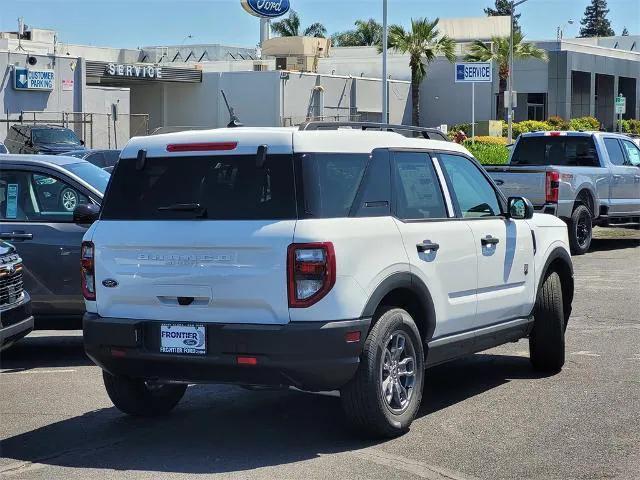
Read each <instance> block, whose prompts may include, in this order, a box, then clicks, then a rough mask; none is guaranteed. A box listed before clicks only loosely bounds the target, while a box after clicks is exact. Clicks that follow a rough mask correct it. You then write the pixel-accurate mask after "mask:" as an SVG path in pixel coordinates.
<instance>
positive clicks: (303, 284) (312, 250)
mask: <svg viewBox="0 0 640 480" xmlns="http://www.w3.org/2000/svg"><path fill="white" fill-rule="evenodd" d="M287 280H288V291H289V307H290V308H305V307H310V306H311V305H313V304H314V303H316V302H318V301H319V300H320V299H321V298H322V297H324V296H325V295H326V294H327V293H329V291H330V290H331V289H332V288H333V285H334V284H335V283H336V255H335V252H334V250H333V244H332V243H330V242H324V243H294V244H292V245H289V250H288V252H287Z"/></svg>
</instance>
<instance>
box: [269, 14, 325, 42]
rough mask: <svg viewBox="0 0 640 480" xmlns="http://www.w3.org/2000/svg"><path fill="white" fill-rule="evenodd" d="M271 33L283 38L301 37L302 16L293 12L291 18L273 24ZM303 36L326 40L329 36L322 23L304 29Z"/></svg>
mask: <svg viewBox="0 0 640 480" xmlns="http://www.w3.org/2000/svg"><path fill="white" fill-rule="evenodd" d="M271 31H272V32H273V33H275V34H276V35H280V36H281V37H299V36H300V35H301V34H300V16H299V15H298V14H297V13H296V12H295V11H293V10H291V11H290V12H289V17H288V18H284V19H282V20H280V21H279V22H275V23H272V24H271ZM302 35H304V36H305V37H319V38H324V37H325V36H326V35H327V29H326V28H325V26H324V25H322V24H321V23H318V22H316V23H312V24H311V25H309V26H308V27H307V28H305V29H304V31H303V32H302Z"/></svg>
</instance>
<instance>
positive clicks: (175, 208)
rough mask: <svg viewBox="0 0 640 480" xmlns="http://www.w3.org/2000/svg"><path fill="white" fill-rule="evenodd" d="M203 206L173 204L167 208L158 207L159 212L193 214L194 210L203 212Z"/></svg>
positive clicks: (197, 204)
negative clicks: (171, 211) (169, 211)
mask: <svg viewBox="0 0 640 480" xmlns="http://www.w3.org/2000/svg"><path fill="white" fill-rule="evenodd" d="M201 209H202V206H201V205H200V204H199V203H172V204H171V205H167V206H165V207H158V210H160V211H164V210H173V211H174V212H193V211H194V210H201Z"/></svg>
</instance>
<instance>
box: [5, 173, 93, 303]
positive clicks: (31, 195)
mask: <svg viewBox="0 0 640 480" xmlns="http://www.w3.org/2000/svg"><path fill="white" fill-rule="evenodd" d="M91 201H92V200H91V199H90V195H89V192H87V191H86V190H85V189H84V188H82V187H81V186H79V185H77V184H74V183H73V182H72V181H71V180H69V179H67V178H64V177H63V175H61V174H60V173H59V172H53V171H52V170H51V171H50V170H48V169H46V168H40V167H38V168H35V167H26V166H25V167H22V166H15V167H6V168H3V169H2V170H1V171H0V220H1V227H0V238H2V239H3V240H7V241H9V242H11V243H13V244H14V245H15V246H16V247H17V249H18V252H19V253H20V255H21V256H22V259H23V261H24V267H25V275H24V278H25V280H24V281H25V289H26V290H27V291H28V292H29V293H30V294H31V296H32V301H33V308H34V314H35V315H36V316H41V315H56V316H66V315H80V314H82V312H83V311H84V304H83V300H82V294H81V291H80V278H79V267H78V259H79V258H80V245H81V243H82V237H83V235H84V233H85V232H86V230H87V226H83V225H77V224H75V223H73V218H72V217H73V209H74V208H75V206H76V205H78V204H81V203H88V202H91Z"/></svg>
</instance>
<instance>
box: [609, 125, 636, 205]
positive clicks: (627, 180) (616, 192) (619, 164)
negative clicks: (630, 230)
mask: <svg viewBox="0 0 640 480" xmlns="http://www.w3.org/2000/svg"><path fill="white" fill-rule="evenodd" d="M603 141H604V146H605V150H606V151H607V155H608V156H609V164H610V167H609V168H610V170H611V183H610V185H609V198H610V205H611V207H610V209H609V215H630V214H632V213H633V212H634V211H636V210H637V199H636V191H637V190H636V188H637V187H636V185H637V184H636V178H635V176H636V175H637V174H638V168H637V167H634V166H632V165H631V164H630V163H628V162H627V158H626V156H625V153H624V151H623V149H622V145H621V143H620V140H619V139H618V138H615V137H605V138H604V139H603Z"/></svg>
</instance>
